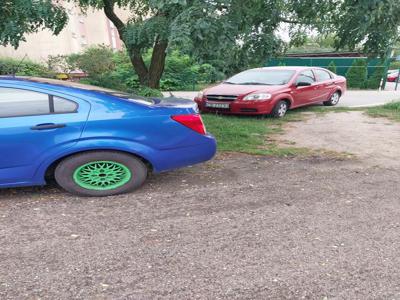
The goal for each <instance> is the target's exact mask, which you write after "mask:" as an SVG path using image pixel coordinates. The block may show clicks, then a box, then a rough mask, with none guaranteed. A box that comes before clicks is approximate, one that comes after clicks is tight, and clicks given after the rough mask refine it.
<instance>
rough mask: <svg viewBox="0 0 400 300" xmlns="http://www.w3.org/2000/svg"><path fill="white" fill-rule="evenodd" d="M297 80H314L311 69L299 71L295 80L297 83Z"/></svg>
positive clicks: (312, 81)
mask: <svg viewBox="0 0 400 300" xmlns="http://www.w3.org/2000/svg"><path fill="white" fill-rule="evenodd" d="M299 82H308V83H314V82H315V77H314V73H313V72H312V71H311V70H307V71H303V72H301V73H300V75H299V77H297V80H296V83H299Z"/></svg>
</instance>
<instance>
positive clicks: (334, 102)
mask: <svg viewBox="0 0 400 300" xmlns="http://www.w3.org/2000/svg"><path fill="white" fill-rule="evenodd" d="M340 96H341V95H340V92H334V93H333V94H332V96H331V97H330V98H329V100H328V101H324V105H325V106H335V105H337V104H338V103H339V100H340Z"/></svg>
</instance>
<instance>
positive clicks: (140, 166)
mask: <svg viewBox="0 0 400 300" xmlns="http://www.w3.org/2000/svg"><path fill="white" fill-rule="evenodd" d="M104 161H107V162H112V163H115V165H118V166H122V167H123V168H124V169H123V172H125V171H126V172H125V173H123V174H124V175H123V176H124V177H125V178H124V181H125V180H126V182H123V185H121V186H117V187H115V188H112V185H110V187H109V188H110V189H106V190H99V189H89V188H85V187H83V186H81V185H79V184H78V183H77V182H76V180H75V179H74V175H75V174H76V172H78V170H79V168H83V166H85V165H87V164H90V163H95V162H99V163H102V162H104ZM128 170H129V171H128ZM100 171H102V170H99V172H100ZM111 171H113V170H111ZM102 172H103V171H102ZM54 173H55V174H54V175H55V179H56V181H57V183H58V185H60V186H61V187H62V188H63V189H65V190H66V191H68V192H70V193H73V194H76V195H80V196H89V197H96V196H97V197H104V196H111V195H117V194H123V193H128V192H131V191H134V190H136V189H138V188H139V187H140V186H142V185H143V183H144V182H145V180H146V178H147V175H148V169H147V166H146V165H145V164H144V163H143V162H142V161H141V160H140V159H138V158H136V157H134V156H133V155H129V154H126V153H122V152H117V151H91V152H84V153H79V154H75V155H73V156H70V157H67V158H65V159H64V160H62V161H61V162H60V163H59V164H58V165H57V167H56V169H55V172H54ZM94 176H97V179H98V178H101V177H100V176H108V175H104V174H100V173H99V174H98V175H94ZM117 176H118V175H117ZM89 178H90V176H89ZM98 180H100V179H98ZM101 180H102V179H101ZM120 181H122V180H120ZM117 184H122V182H121V183H117ZM107 188H108V187H107Z"/></svg>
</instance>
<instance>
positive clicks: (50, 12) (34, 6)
mask: <svg viewBox="0 0 400 300" xmlns="http://www.w3.org/2000/svg"><path fill="white" fill-rule="evenodd" d="M67 20H68V18H67V14H66V13H65V11H64V9H63V8H62V7H61V6H59V5H56V4H54V1H51V0H2V1H1V5H0V44H2V45H3V46H5V45H8V44H10V45H12V46H14V47H15V48H17V47H18V45H19V43H20V42H21V41H23V40H24V35H25V34H26V33H32V32H36V31H37V30H39V29H43V28H48V29H50V30H51V31H52V32H53V33H54V34H58V33H59V32H60V31H61V30H62V29H63V28H64V26H65V24H66V23H67Z"/></svg>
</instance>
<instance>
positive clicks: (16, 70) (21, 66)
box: [0, 58, 54, 77]
mask: <svg viewBox="0 0 400 300" xmlns="http://www.w3.org/2000/svg"><path fill="white" fill-rule="evenodd" d="M12 74H15V75H20V76H38V77H54V73H53V72H51V71H49V70H48V69H47V68H46V66H45V65H42V64H39V63H35V62H32V61H30V60H26V59H24V60H21V59H12V58H0V75H12Z"/></svg>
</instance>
